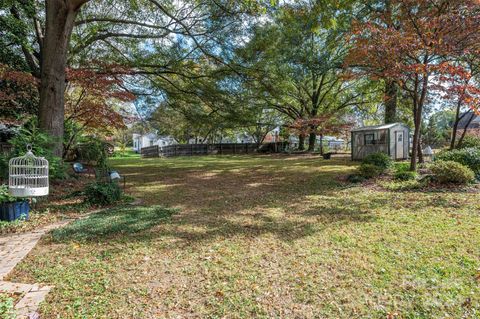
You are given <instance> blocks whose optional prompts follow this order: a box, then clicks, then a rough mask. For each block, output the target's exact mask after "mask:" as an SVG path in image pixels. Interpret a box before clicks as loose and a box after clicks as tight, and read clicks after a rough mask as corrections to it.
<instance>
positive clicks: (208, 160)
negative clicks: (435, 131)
mask: <svg viewBox="0 0 480 319" xmlns="http://www.w3.org/2000/svg"><path fill="white" fill-rule="evenodd" d="M111 164H112V165H113V167H115V168H116V169H118V170H121V171H122V173H123V174H126V176H127V181H128V183H129V189H130V191H131V192H132V193H133V194H134V195H135V196H136V197H137V198H138V199H139V200H141V201H142V205H143V206H140V207H133V206H132V207H131V208H118V209H113V210H106V211H103V212H100V213H98V214H96V215H92V216H91V217H90V218H87V219H84V220H80V221H77V222H75V223H73V224H71V225H70V226H68V227H66V228H64V229H61V230H58V231H56V232H54V233H53V234H52V235H51V236H49V237H46V238H44V239H43V240H42V241H41V243H40V245H39V246H37V247H36V248H35V250H34V251H33V252H32V253H31V254H30V255H29V257H28V258H27V259H26V260H25V261H24V262H23V263H21V264H20V265H19V266H18V267H17V268H16V270H15V271H14V273H12V274H11V276H10V278H9V279H13V278H14V279H15V280H16V281H22V282H42V283H46V284H52V285H55V289H53V290H52V291H51V293H50V294H49V295H48V297H47V302H46V303H44V304H43V305H42V309H41V314H42V318H58V317H60V318H223V317H224V318H272V317H282V318H445V317H449V318H477V317H478V316H479V309H480V283H479V278H480V273H479V268H480V261H479V259H478V256H479V248H478V247H480V234H479V232H478V225H479V222H480V215H479V214H478V212H479V210H480V195H479V194H478V191H476V192H457V191H456V189H455V188H453V189H450V190H449V189H446V190H443V191H441V192H440V191H438V192H437V191H432V192H424V191H421V192H420V191H403V192H401V193H399V192H391V191H387V190H383V189H376V188H370V187H365V186H355V185H354V184H351V183H348V182H346V181H345V180H346V177H347V175H349V174H352V173H354V172H355V171H356V167H357V164H355V163H352V162H350V161H349V160H348V158H335V157H334V158H333V159H332V160H329V161H326V160H323V159H321V157H317V156H307V157H303V156H223V157H216V156H211V157H191V158H175V159H142V160H138V159H131V158H125V159H122V158H115V159H113V160H112V161H111ZM158 205H159V206H158Z"/></svg>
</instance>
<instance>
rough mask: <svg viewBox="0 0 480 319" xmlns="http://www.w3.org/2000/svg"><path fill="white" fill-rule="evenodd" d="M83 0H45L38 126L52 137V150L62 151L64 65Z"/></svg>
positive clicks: (56, 153)
mask: <svg viewBox="0 0 480 319" xmlns="http://www.w3.org/2000/svg"><path fill="white" fill-rule="evenodd" d="M85 2H86V0H83V1H81V0H77V1H74V0H71V1H66V0H46V23H45V26H46V28H45V38H44V43H43V52H42V61H41V84H40V104H39V109H38V119H39V126H40V128H41V129H43V130H44V131H45V132H47V133H49V134H51V135H52V136H53V138H54V139H55V141H54V145H53V152H54V155H56V156H62V155H63V154H62V153H63V133H64V116H65V105H64V94H65V69H66V66H67V53H68V45H69V42H70V35H71V33H72V29H73V25H74V21H75V17H76V15H77V13H78V11H79V10H80V7H81V5H82V4H83V3H85Z"/></svg>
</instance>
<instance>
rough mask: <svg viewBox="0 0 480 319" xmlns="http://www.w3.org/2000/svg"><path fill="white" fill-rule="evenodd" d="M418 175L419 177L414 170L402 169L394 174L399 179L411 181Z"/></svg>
mask: <svg viewBox="0 0 480 319" xmlns="http://www.w3.org/2000/svg"><path fill="white" fill-rule="evenodd" d="M416 177H417V173H416V172H412V171H403V170H401V171H396V172H395V173H394V174H393V178H394V179H395V180H397V181H410V180H414V179H415V178H416Z"/></svg>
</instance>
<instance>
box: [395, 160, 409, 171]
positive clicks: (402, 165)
mask: <svg viewBox="0 0 480 319" xmlns="http://www.w3.org/2000/svg"><path fill="white" fill-rule="evenodd" d="M394 170H395V172H407V171H410V163H406V162H397V163H395V164H394Z"/></svg>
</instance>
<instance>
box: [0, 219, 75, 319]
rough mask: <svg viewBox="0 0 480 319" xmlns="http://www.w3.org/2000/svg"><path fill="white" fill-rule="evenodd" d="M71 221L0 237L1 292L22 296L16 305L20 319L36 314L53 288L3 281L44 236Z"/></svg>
mask: <svg viewBox="0 0 480 319" xmlns="http://www.w3.org/2000/svg"><path fill="white" fill-rule="evenodd" d="M70 221H71V220H66V221H61V222H58V223H55V224H52V225H49V226H46V227H44V228H41V229H39V230H35V231H33V232H28V233H23V234H11V235H5V236H1V237H0V292H6V293H12V294H18V295H21V296H22V298H21V299H20V301H19V302H17V304H16V305H15V311H16V314H17V318H18V319H24V318H28V317H29V316H31V315H33V314H35V313H36V311H37V309H38V306H39V305H40V303H41V302H42V301H43V300H44V299H45V297H46V295H47V294H48V292H49V291H50V289H52V288H53V287H51V286H43V287H40V286H39V285H37V284H33V285H30V284H21V283H14V282H9V281H4V280H3V279H4V278H5V277H6V276H7V275H8V274H9V273H10V272H11V271H12V270H13V268H15V266H16V265H17V264H18V263H19V262H20V261H21V260H22V259H23V258H25V256H27V255H28V253H29V252H30V251H31V250H32V249H33V247H35V245H36V244H37V242H38V241H39V240H40V238H42V236H43V235H44V234H46V233H47V232H48V231H50V230H52V229H54V228H58V227H62V226H64V225H66V224H68V223H69V222H70Z"/></svg>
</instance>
